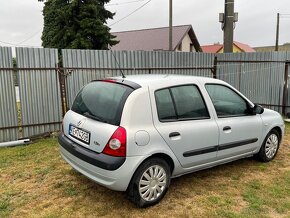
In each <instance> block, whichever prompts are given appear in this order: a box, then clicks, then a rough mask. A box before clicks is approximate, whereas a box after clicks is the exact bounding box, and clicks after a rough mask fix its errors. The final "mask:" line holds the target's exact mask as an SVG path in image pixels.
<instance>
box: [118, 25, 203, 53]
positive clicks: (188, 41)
mask: <svg viewBox="0 0 290 218" xmlns="http://www.w3.org/2000/svg"><path fill="white" fill-rule="evenodd" d="M112 35H115V36H116V37H117V38H116V40H119V41H120V42H119V43H118V44H117V45H114V46H113V47H112V50H131V51H140V50H141V51H159V50H164V51H168V50H169V27H162V28H153V29H143V30H133V31H124V32H114V33H112ZM172 39H173V40H172V41H173V50H174V51H183V52H201V51H202V50H201V47H200V44H199V42H198V40H197V37H196V35H195V33H194V31H193V28H192V26H191V25H182V26H174V27H173V28H172Z"/></svg>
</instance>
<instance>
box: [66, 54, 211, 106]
mask: <svg viewBox="0 0 290 218" xmlns="http://www.w3.org/2000/svg"><path fill="white" fill-rule="evenodd" d="M62 56H63V66H64V68H65V70H66V73H68V76H67V79H66V82H67V101H68V102H67V103H68V106H69V107H71V104H72V101H73V99H74V98H75V96H76V95H77V93H78V91H79V90H80V89H81V88H82V87H83V86H84V85H85V84H87V83H88V82H90V81H92V80H95V79H101V78H105V77H111V76H120V75H121V72H120V71H121V70H120V68H121V69H123V70H122V72H123V73H124V74H125V75H133V74H182V75H196V76H207V77H212V72H211V70H210V69H209V68H212V67H213V64H214V55H213V54H200V53H192V52H188V53H186V52H168V51H155V52H148V51H92V50H62ZM195 68H204V69H195ZM206 68H207V69H206Z"/></svg>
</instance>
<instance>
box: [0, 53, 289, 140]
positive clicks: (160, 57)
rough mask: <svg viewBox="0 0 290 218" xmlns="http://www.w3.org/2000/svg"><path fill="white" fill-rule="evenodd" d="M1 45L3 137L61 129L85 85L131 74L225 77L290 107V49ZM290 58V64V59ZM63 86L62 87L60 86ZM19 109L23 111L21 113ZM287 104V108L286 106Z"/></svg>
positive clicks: (279, 107)
mask: <svg viewBox="0 0 290 218" xmlns="http://www.w3.org/2000/svg"><path fill="white" fill-rule="evenodd" d="M57 54H58V52H57V50H56V49H32V48H16V60H17V64H18V67H17V68H16V69H14V68H13V66H12V52H11V48H0V97H1V99H0V142H4V141H10V140H15V139H18V138H21V137H30V136H33V135H37V134H42V133H45V132H52V131H57V130H59V129H60V122H61V119H62V114H63V113H64V112H65V108H69V107H70V106H71V104H72V101H73V99H74V97H75V96H76V94H77V93H78V91H79V90H80V89H81V87H82V86H84V85H85V84H87V83H88V82H90V81H91V80H94V79H101V78H105V77H111V76H119V75H120V70H122V71H123V72H124V73H125V74H126V75H130V74H183V75H196V76H206V77H215V78H219V79H222V80H224V81H226V82H228V83H230V84H231V85H233V86H234V87H236V88H237V89H239V90H240V91H241V92H243V93H244V94H245V95H246V96H248V97H249V98H250V99H251V100H252V101H253V102H257V103H261V104H263V105H264V106H266V107H270V108H272V109H275V110H276V111H279V112H284V113H286V112H288V111H290V110H289V109H290V107H289V105H290V95H289V94H288V93H289V92H290V90H289V88H288V73H289V72H288V65H289V60H290V52H288V53H286V52H279V53H277V52H272V53H239V54H218V55H214V54H204V53H180V52H166V51H158V52H146V51H114V52H112V51H91V50H62V59H63V60H62V63H63V67H62V68H59V67H57V63H58V55H57ZM287 63H288V64H287ZM15 71H17V72H18V78H19V89H20V104H19V105H17V104H16V97H15V87H14V86H15V84H14V83H13V72H15ZM61 90H62V91H61ZM17 108H18V111H19V112H18V113H17ZM286 109H287V110H286Z"/></svg>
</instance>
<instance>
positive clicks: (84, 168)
mask: <svg viewBox="0 0 290 218" xmlns="http://www.w3.org/2000/svg"><path fill="white" fill-rule="evenodd" d="M283 134H284V122H283V120H282V118H281V116H280V114H279V113H277V112H275V111H272V110H268V109H263V108H262V107H261V106H259V105H255V104H253V103H252V102H251V101H250V100H248V99H247V98H246V97H245V96H244V95H242V94H241V93H240V92H238V91H237V90H236V89H234V88H233V87H232V86H230V85H229V84H227V83H225V82H223V81H220V80H217V79H211V78H202V77H193V76H177V75H141V76H140V75H139V76H127V77H126V78H121V77H117V78H110V79H106V80H97V81H93V82H91V83H89V84H87V85H86V86H84V87H83V88H82V89H81V91H80V92H79V93H78V95H77V96H76V98H75V100H74V103H73V105H72V107H71V109H70V110H69V111H68V112H67V113H66V115H65V117H64V119H63V131H62V134H60V136H59V143H60V152H61V155H62V156H63V158H64V159H65V160H66V161H67V162H68V163H69V164H70V165H71V166H72V167H73V168H74V169H75V170H77V171H79V172H80V173H82V174H83V175H85V176H87V177H88V178H90V179H92V180H94V181H95V182H97V183H99V184H101V185H103V186H105V187H107V188H109V189H113V190H117V191H126V192H127V195H128V196H129V198H130V199H131V200H132V201H133V202H134V203H136V204H137V205H138V206H140V207H146V206H150V205H153V204H156V203H158V202H159V201H160V200H161V199H162V198H163V196H164V195H165V193H166V191H167V189H168V187H169V185H170V180H171V179H172V178H174V177H178V176H181V175H183V174H187V173H191V172H194V171H197V170H202V169H206V168H210V167H213V166H216V165H220V164H224V163H227V162H231V161H234V160H237V159H240V158H246V157H250V156H253V155H255V156H256V157H258V158H259V159H260V160H261V161H263V162H268V161H271V160H272V159H273V158H274V157H275V156H276V154H277V151H278V149H279V144H280V142H281V139H282V136H283Z"/></svg>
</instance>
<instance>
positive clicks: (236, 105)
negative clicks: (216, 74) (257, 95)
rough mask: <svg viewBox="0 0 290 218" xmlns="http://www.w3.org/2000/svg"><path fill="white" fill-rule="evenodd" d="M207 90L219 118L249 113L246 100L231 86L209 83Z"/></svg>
mask: <svg viewBox="0 0 290 218" xmlns="http://www.w3.org/2000/svg"><path fill="white" fill-rule="evenodd" d="M206 90H207V92H208V94H209V96H210V98H211V100H212V102H213V105H214V107H215V110H216V113H217V116H218V117H219V118H223V117H233V116H245V115H247V111H248V104H247V102H246V100H245V99H243V98H242V97H241V96H240V95H239V94H237V93H236V92H235V91H234V90H232V89H231V88H229V87H226V86H224V85H219V84H208V85H206Z"/></svg>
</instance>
